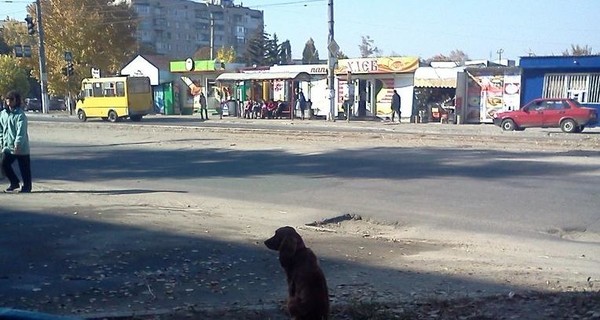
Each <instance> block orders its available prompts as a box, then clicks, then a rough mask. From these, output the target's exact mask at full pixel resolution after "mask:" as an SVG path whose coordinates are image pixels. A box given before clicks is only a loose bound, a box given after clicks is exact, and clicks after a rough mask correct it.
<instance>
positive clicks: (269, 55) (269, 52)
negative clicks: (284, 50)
mask: <svg viewBox="0 0 600 320" xmlns="http://www.w3.org/2000/svg"><path fill="white" fill-rule="evenodd" d="M264 52H265V55H264V57H265V58H264V62H263V65H267V66H272V65H275V64H277V63H278V62H279V39H277V34H273V38H271V39H267V41H266V43H265V48H264Z"/></svg>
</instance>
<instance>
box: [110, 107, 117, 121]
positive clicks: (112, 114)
mask: <svg viewBox="0 0 600 320" xmlns="http://www.w3.org/2000/svg"><path fill="white" fill-rule="evenodd" d="M118 120H119V117H118V116H117V113H116V112H115V110H110V111H109V112H108V121H110V122H117V121H118Z"/></svg>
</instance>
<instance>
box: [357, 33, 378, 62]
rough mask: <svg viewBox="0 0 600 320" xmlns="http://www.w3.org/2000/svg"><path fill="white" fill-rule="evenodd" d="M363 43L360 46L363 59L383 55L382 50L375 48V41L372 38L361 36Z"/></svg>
mask: <svg viewBox="0 0 600 320" xmlns="http://www.w3.org/2000/svg"><path fill="white" fill-rule="evenodd" d="M361 38H362V40H361V43H360V44H359V45H358V50H359V52H360V57H361V58H367V57H372V56H376V57H377V56H379V55H381V50H379V48H377V46H375V40H373V39H371V37H370V36H361Z"/></svg>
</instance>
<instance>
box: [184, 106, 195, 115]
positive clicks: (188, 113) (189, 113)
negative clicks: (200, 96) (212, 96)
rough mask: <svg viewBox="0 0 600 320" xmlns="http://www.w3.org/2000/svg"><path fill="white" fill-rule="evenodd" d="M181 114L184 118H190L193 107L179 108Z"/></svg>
mask: <svg viewBox="0 0 600 320" xmlns="http://www.w3.org/2000/svg"><path fill="white" fill-rule="evenodd" d="M181 114H182V115H185V116H190V115H192V114H194V106H191V105H190V106H183V107H182V108H181Z"/></svg>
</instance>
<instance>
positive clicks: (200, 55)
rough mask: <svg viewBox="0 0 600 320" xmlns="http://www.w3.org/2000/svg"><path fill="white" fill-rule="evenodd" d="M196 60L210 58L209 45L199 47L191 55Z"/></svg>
mask: <svg viewBox="0 0 600 320" xmlns="http://www.w3.org/2000/svg"><path fill="white" fill-rule="evenodd" d="M193 57H194V59H196V60H210V47H201V48H198V50H196V52H194V55H193Z"/></svg>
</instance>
